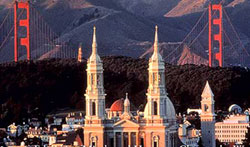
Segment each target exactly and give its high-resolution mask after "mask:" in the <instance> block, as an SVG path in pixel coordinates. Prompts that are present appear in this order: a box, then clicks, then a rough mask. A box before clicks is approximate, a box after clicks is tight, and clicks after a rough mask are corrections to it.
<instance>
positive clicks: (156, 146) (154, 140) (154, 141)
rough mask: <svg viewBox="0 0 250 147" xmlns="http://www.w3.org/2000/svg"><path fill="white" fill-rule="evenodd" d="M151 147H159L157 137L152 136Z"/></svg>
mask: <svg viewBox="0 0 250 147" xmlns="http://www.w3.org/2000/svg"><path fill="white" fill-rule="evenodd" d="M152 146H153V147H159V136H154V137H153V138H152Z"/></svg>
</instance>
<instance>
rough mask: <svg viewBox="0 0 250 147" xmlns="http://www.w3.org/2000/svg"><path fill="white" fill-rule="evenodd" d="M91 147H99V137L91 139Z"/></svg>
mask: <svg viewBox="0 0 250 147" xmlns="http://www.w3.org/2000/svg"><path fill="white" fill-rule="evenodd" d="M91 147H97V136H95V137H92V138H91Z"/></svg>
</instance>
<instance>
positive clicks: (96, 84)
mask: <svg viewBox="0 0 250 147" xmlns="http://www.w3.org/2000/svg"><path fill="white" fill-rule="evenodd" d="M93 31H94V32H93V43H92V54H91V56H90V58H89V59H88V63H87V70H86V71H87V88H86V93H85V100H86V115H85V124H84V145H85V146H102V145H103V144H104V122H103V121H104V119H105V96H106V94H105V93H104V86H103V63H102V60H101V58H100V56H99V55H98V53H97V42H96V28H95V27H94V29H93Z"/></svg>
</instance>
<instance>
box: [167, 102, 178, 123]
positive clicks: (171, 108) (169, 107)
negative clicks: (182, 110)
mask: <svg viewBox="0 0 250 147" xmlns="http://www.w3.org/2000/svg"><path fill="white" fill-rule="evenodd" d="M166 109H167V111H166V112H167V119H171V120H175V119H176V113H175V108H174V105H173V103H172V102H171V100H170V99H169V98H167V106H166Z"/></svg>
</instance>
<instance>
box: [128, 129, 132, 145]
mask: <svg viewBox="0 0 250 147" xmlns="http://www.w3.org/2000/svg"><path fill="white" fill-rule="evenodd" d="M131 145H132V143H131V132H128V147H131Z"/></svg>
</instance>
